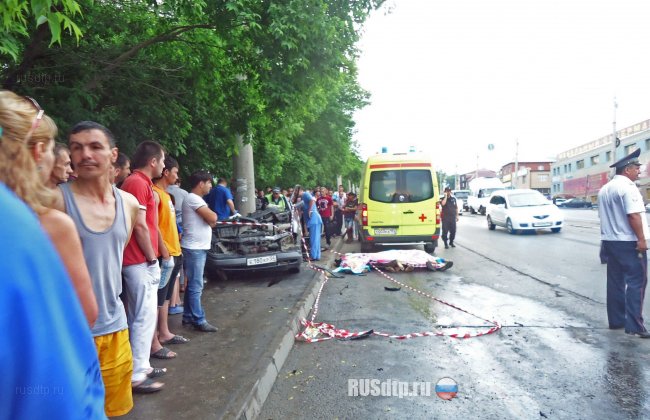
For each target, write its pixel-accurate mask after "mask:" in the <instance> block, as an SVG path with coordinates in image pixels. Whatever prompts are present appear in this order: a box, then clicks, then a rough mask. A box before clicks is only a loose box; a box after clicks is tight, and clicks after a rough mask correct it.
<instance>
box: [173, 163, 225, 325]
mask: <svg viewBox="0 0 650 420" xmlns="http://www.w3.org/2000/svg"><path fill="white" fill-rule="evenodd" d="M190 187H191V191H190V193H189V194H188V195H187V197H186V198H185V200H183V238H182V239H181V248H182V250H183V267H184V268H185V280H186V286H185V298H184V302H183V325H193V326H194V328H195V329H196V330H198V331H202V332H216V331H217V330H218V329H217V327H215V326H213V325H210V324H209V323H208V321H206V319H205V312H204V311H203V306H202V305H201V294H202V293H203V270H204V269H205V260H206V257H207V255H208V250H209V249H210V245H211V242H212V228H213V227H214V226H216V224H217V213H215V212H213V211H212V210H210V208H209V207H208V205H207V204H206V202H205V201H204V200H203V198H201V197H203V196H204V195H206V194H207V193H208V192H210V189H211V188H212V175H210V173H208V172H206V171H196V172H194V173H193V174H192V175H190Z"/></svg>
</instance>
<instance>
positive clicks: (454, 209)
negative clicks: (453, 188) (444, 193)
mask: <svg viewBox="0 0 650 420" xmlns="http://www.w3.org/2000/svg"><path fill="white" fill-rule="evenodd" d="M443 200H444V197H443ZM441 201H442V200H441ZM457 215H458V203H456V197H454V196H453V195H451V196H449V197H448V198H447V201H446V202H445V205H444V206H442V218H443V219H447V220H449V219H456V216H457Z"/></svg>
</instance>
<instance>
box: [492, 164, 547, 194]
mask: <svg viewBox="0 0 650 420" xmlns="http://www.w3.org/2000/svg"><path fill="white" fill-rule="evenodd" d="M552 163H553V162H551V161H540V162H517V163H516V164H515V162H509V163H507V164H505V165H503V166H502V167H501V171H500V172H499V173H500V174H501V182H503V184H504V185H505V186H506V187H512V188H530V189H533V190H537V191H539V192H541V193H542V194H544V195H549V194H550V193H551V164H552ZM515 166H516V167H517V173H516V174H515Z"/></svg>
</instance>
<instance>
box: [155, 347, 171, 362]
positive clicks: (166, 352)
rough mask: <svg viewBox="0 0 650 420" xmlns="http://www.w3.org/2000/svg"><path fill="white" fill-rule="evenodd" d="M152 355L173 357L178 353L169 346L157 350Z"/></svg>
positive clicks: (162, 357)
mask: <svg viewBox="0 0 650 420" xmlns="http://www.w3.org/2000/svg"><path fill="white" fill-rule="evenodd" d="M172 354H173V355H172ZM151 357H153V358H156V359H173V358H174V357H176V354H175V353H174V352H173V351H171V350H169V349H168V348H167V347H163V348H161V349H160V350H158V351H157V352H155V353H151Z"/></svg>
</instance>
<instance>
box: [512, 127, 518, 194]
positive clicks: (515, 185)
mask: <svg viewBox="0 0 650 420" xmlns="http://www.w3.org/2000/svg"><path fill="white" fill-rule="evenodd" d="M518 176H519V139H516V140H515V176H514V177H513V178H512V187H513V188H517V177H518Z"/></svg>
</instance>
